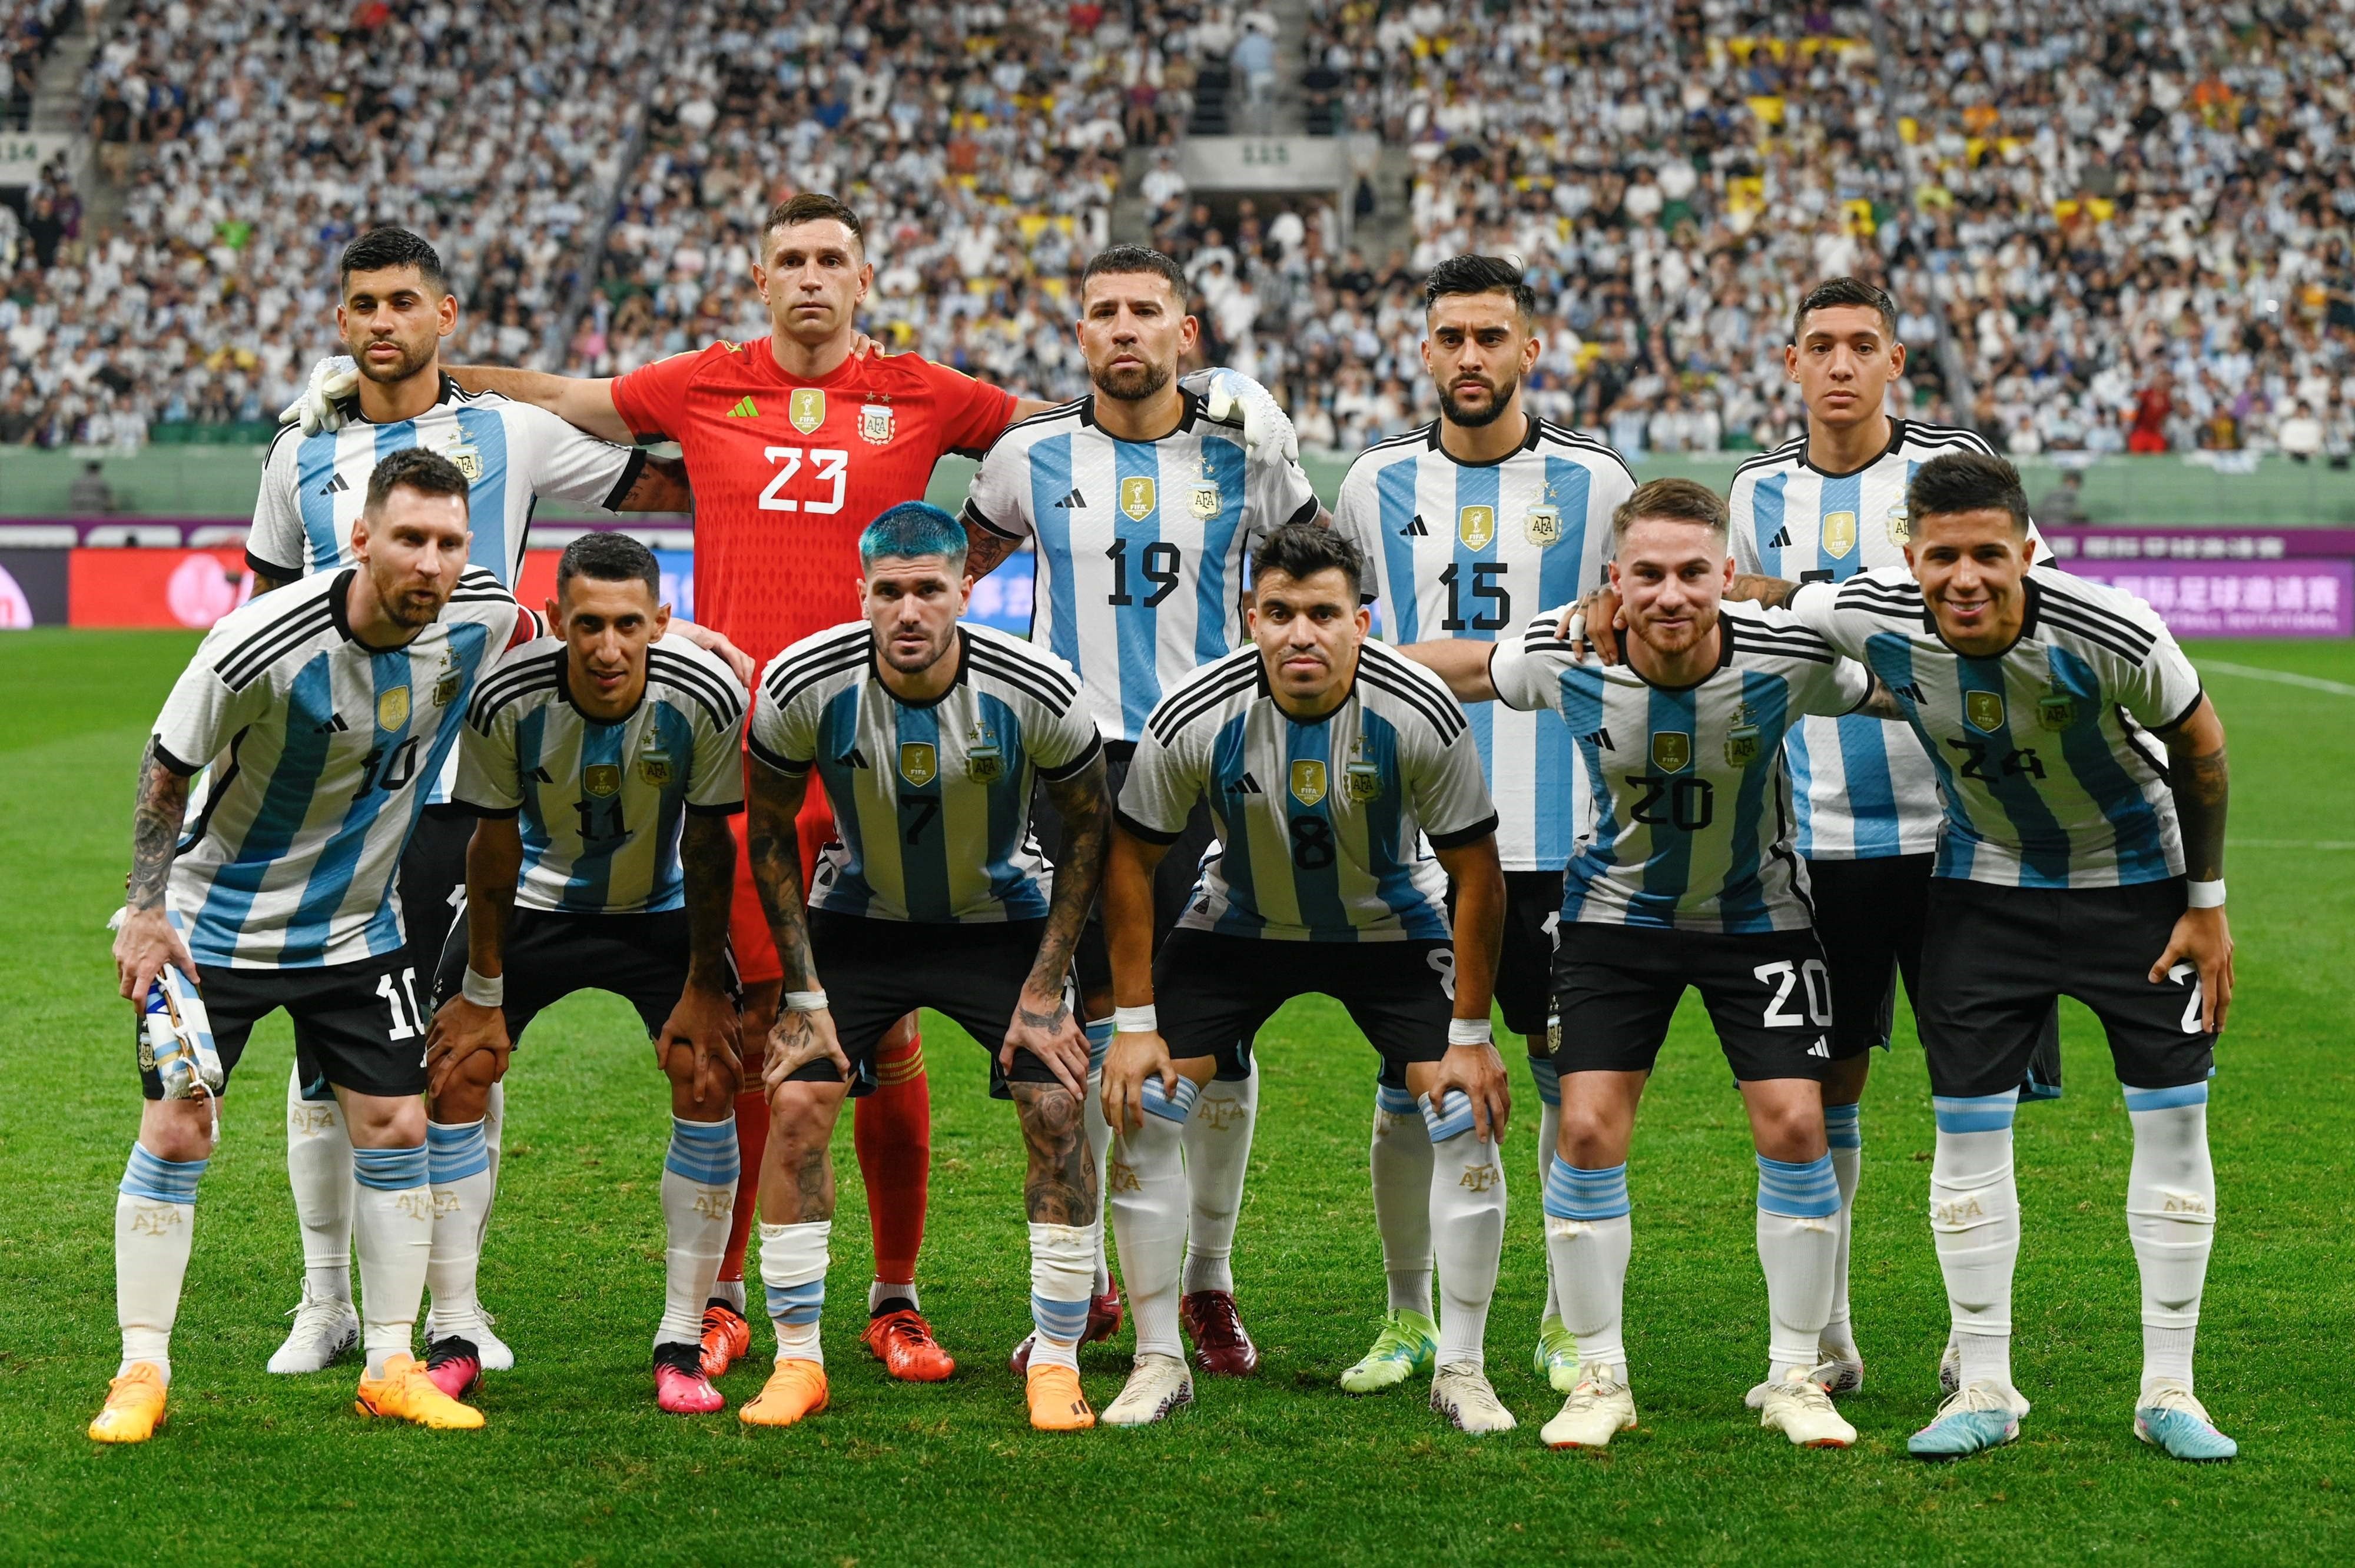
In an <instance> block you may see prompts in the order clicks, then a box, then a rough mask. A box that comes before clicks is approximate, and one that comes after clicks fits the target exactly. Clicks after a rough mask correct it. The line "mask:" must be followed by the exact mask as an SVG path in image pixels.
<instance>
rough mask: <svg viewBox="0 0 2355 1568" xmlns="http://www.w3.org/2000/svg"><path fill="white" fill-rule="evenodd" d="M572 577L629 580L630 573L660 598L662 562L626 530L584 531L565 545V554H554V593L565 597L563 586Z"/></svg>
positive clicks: (603, 581)
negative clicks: (584, 532) (614, 531)
mask: <svg viewBox="0 0 2355 1568" xmlns="http://www.w3.org/2000/svg"><path fill="white" fill-rule="evenodd" d="M574 577H594V578H596V579H597V580H598V581H599V582H601V583H620V582H628V581H629V580H630V579H632V578H633V577H634V578H636V579H637V580H638V581H639V582H642V583H644V584H645V585H646V591H647V592H648V593H650V594H652V595H654V596H655V603H656V604H660V603H661V602H662V566H661V564H660V563H659V562H657V561H656V560H655V553H654V552H653V551H652V550H649V549H647V548H646V547H645V545H643V544H641V543H639V542H638V541H637V540H635V539H633V538H631V537H630V536H629V535H627V534H623V533H607V532H596V533H589V534H583V535H581V537H579V538H578V539H575V540H573V541H572V543H570V545H567V546H564V554H563V555H561V556H558V557H557V558H556V594H557V597H558V598H559V599H561V598H563V597H564V589H565V586H566V585H567V584H568V583H570V582H571V580H572V579H573V578H574Z"/></svg>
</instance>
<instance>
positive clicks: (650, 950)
mask: <svg viewBox="0 0 2355 1568" xmlns="http://www.w3.org/2000/svg"><path fill="white" fill-rule="evenodd" d="M549 609H550V611H551V612H552V613H553V614H554V615H555V617H556V629H557V635H556V636H554V637H548V638H542V639H540V640H539V641H536V642H532V643H529V644H527V646H525V647H523V648H520V649H518V650H517V651H516V652H515V653H514V654H512V655H510V656H509V657H508V659H507V660H506V662H505V663H503V664H501V665H500V666H499V668H498V669H497V670H496V671H495V672H494V673H492V675H491V677H490V678H489V679H488V680H487V681H485V683H483V689H482V691H481V692H480V693H479V694H477V695H476V696H475V698H474V704H473V705H472V706H471V707H470V708H469V709H468V710H467V715H466V732H465V736H464V740H463V743H462V746H461V749H460V755H459V768H458V782H457V788H456V789H455V790H454V791H453V798H454V799H455V800H456V801H457V803H458V804H460V805H462V806H464V808H465V809H467V810H471V811H473V812H474V813H475V815H477V816H478V817H480V818H481V819H482V821H481V822H480V824H479V825H478V826H477V827H476V828H475V830H474V842H473V843H472V844H471V845H470V846H469V847H468V850H467V855H466V917H465V919H464V921H462V922H460V923H459V925H457V926H456V927H453V929H452V930H451V932H450V936H449V940H448V942H447V944H446V945H445V946H444V947H443V948H442V955H441V966H440V969H439V972H438V973H437V974H436V976H435V977H434V987H433V993H434V997H435V999H436V1001H437V1002H438V1004H439V1011H438V1012H436V1013H435V1015H434V1019H433V1028H432V1033H431V1035H430V1036H429V1037H428V1041H427V1054H428V1056H429V1058H430V1059H431V1065H432V1068H433V1106H432V1126H431V1127H430V1128H428V1129H427V1133H428V1139H429V1141H428V1149H427V1153H428V1155H429V1160H430V1164H431V1166H432V1181H433V1256H432V1264H431V1266H430V1267H429V1270H428V1273H427V1277H426V1283H427V1285H428V1286H430V1287H432V1292H433V1309H432V1313H431V1314H430V1315H429V1316H428V1317H427V1319H426V1320H425V1338H426V1343H427V1346H428V1351H427V1355H426V1367H427V1371H428V1374H429V1375H430V1376H432V1379H433V1381H434V1383H436V1384H437V1385H439V1386H440V1387H441V1388H442V1391H443V1392H445V1393H448V1394H450V1395H451V1396H452V1397H453V1398H456V1397H458V1396H459V1395H460V1394H462V1393H464V1392H465V1391H466V1390H467V1389H469V1388H471V1387H472V1386H473V1385H474V1382H475V1380H476V1379H477V1378H478V1377H480V1375H481V1373H482V1372H483V1369H484V1367H485V1364H486V1358H485V1353H484V1350H485V1347H484V1342H483V1340H481V1339H480V1338H479V1337H478V1334H477V1332H476V1331H475V1325H476V1324H477V1323H479V1322H480V1321H481V1319H482V1309H481V1308H480V1306H479V1304H478V1303H477V1302H476V1300H475V1298H474V1277H475V1270H476V1266H477V1265H478V1263H479V1261H480V1259H481V1256H482V1245H483V1224H484V1221H485V1217H486V1216H487V1214H488V1211H489V1205H490V1198H491V1174H490V1158H489V1151H488V1150H487V1149H486V1148H485V1143H484V1128H483V1113H484V1108H485V1099H486V1097H488V1095H489V1093H490V1088H491V1086H492V1085H493V1084H495V1083H496V1082H497V1081H498V1079H499V1078H500V1077H501V1076H502V1075H505V1073H506V1061H507V1053H508V1052H509V1050H510V1049H511V1048H512V1046H513V1044H514V1043H515V1042H516V1041H518V1040H520V1039H521V1038H522V1037H523V1032H524V1030H525V1029H526V1028H527V1027H529V1025H530V1023H531V1021H532V1019H533V1018H534V1017H535V1016H537V1015H538V1012H540V1010H541V1009H543V1008H546V1007H549V1006H550V1005H552V1004H553V1003H555V1002H556V1001H559V999H561V998H563V997H566V996H569V995H570V994H571V993H572V992H574V991H582V990H588V989H591V988H595V989H598V990H602V991H613V992H614V993H615V994H617V995H619V996H622V997H624V998H626V999H627V1000H628V1001H630V1002H631V1004H632V1005H633V1006H634V1007H635V1008H636V1009H637V1010H638V1016H639V1017H640V1018H641V1019H643V1020H644V1021H645V1026H646V1031H647V1033H649V1034H650V1035H652V1036H653V1037H654V1040H655V1062H656V1065H659V1066H660V1067H661V1068H662V1070H663V1071H664V1072H665V1073H666V1075H668V1076H669V1078H670V1083H671V1117H672V1125H671V1139H670V1152H669V1155H668V1157H667V1158H666V1160H664V1161H663V1177H662V1204H663V1220H664V1224H665V1226H666V1230H667V1232H668V1246H667V1248H666V1270H665V1281H664V1296H663V1316H662V1324H661V1327H660V1328H659V1329H657V1330H656V1331H655V1400H656V1402H657V1403H658V1404H660V1405H661V1406H662V1408H663V1409H665V1410H668V1411H673V1412H677V1413H678V1414H696V1413H701V1412H708V1411H713V1410H718V1409H719V1407H720V1405H721V1404H722V1403H723V1402H722V1401H721V1399H720V1397H719V1392H718V1391H717V1390H715V1389H714V1388H712V1386H711V1384H710V1383H709V1382H708V1381H707V1380H706V1379H705V1377H704V1374H703V1369H702V1365H701V1353H702V1352H701V1346H700V1343H699V1340H700V1337H701V1333H702V1316H701V1314H702V1311H703V1304H704V1301H705V1299H706V1298H709V1296H710V1294H711V1282H712V1279H713V1277H714V1276H715V1275H716V1274H717V1273H718V1272H719V1253H720V1249H721V1247H722V1246H723V1245H726V1243H727V1239H728V1218H729V1211H730V1207H731V1204H732V1201H733V1199H734V1196H735V1186H736V1164H737V1157H736V1125H735V1117H734V1115H733V1113H732V1107H733V1103H734V1101H733V1097H734V1094H735V1085H736V1077H737V1056H736V1049H737V1041H738V1034H737V1031H738V1021H737V1016H736V1002H737V987H736V977H735V969H734V966H733V965H732V964H731V963H730V960H729V956H728V901H729V895H730V889H731V887H732V886H733V883H732V882H731V880H730V879H731V878H732V876H733V875H734V871H735V863H736V841H735V839H734V838H733V837H732V836H731V835H730V832H729V831H728V819H729V818H730V816H733V815H734V814H735V813H736V812H738V811H740V810H742V809H743V771H742V768H743V765H742V760H741V747H740V740H739V737H740V736H741V734H742V732H743V723H744V702H745V694H744V688H743V687H742V686H741V685H739V684H738V683H737V682H736V677H735V675H734V674H733V673H731V672H730V669H729V667H728V665H727V664H726V662H723V661H722V660H721V659H720V658H719V656H718V655H716V654H713V653H708V652H704V651H703V650H702V649H701V648H698V647H697V646H696V645H695V644H694V643H692V642H689V641H687V639H685V638H683V637H679V636H676V635H672V634H669V633H668V630H667V629H668V626H669V623H670V613H669V607H668V606H667V605H666V604H664V603H663V602H662V574H661V571H660V569H659V568H658V567H656V566H655V557H654V553H653V552H652V551H650V550H648V549H647V548H646V547H645V546H644V545H641V544H640V543H638V542H637V541H636V540H635V539H632V538H630V537H628V536H627V535H620V534H603V535H598V534H592V535H587V536H585V537H583V538H581V539H578V540H575V541H574V542H573V543H572V544H571V545H570V546H568V547H567V548H566V549H565V552H564V555H563V556H562V558H561V559H560V560H559V562H558V564H557V568H556V602H555V603H554V604H552V605H550V606H549ZM493 1370H498V1369H497V1368H496V1367H494V1368H493Z"/></svg>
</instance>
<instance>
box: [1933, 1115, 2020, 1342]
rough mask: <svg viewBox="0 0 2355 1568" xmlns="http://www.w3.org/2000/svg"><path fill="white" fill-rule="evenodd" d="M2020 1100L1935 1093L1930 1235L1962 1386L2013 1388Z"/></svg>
mask: <svg viewBox="0 0 2355 1568" xmlns="http://www.w3.org/2000/svg"><path fill="white" fill-rule="evenodd" d="M1930 1106H1931V1109H1932V1111H1933V1112H1934V1114H1935V1115H1936V1118H1937V1122H1938V1143H1937V1152H1936V1153H1935V1155H1934V1156H1933V1158H1932V1160H1931V1162H1930V1234H1931V1236H1932V1238H1933V1239H1934V1241H1935V1242H1936V1244H1937V1248H1938V1268H1939V1271H1940V1272H1941V1273H1942V1274H1944V1275H1945V1280H1946V1304H1947V1307H1948V1308H1949V1310H1950V1311H1951V1312H1952V1313H1953V1315H1954V1323H1955V1341H1954V1342H1955V1349H1956V1350H1957V1351H1960V1352H1961V1353H1962V1358H1963V1372H1962V1376H1963V1383H1964V1384H1965V1385H1966V1386H1967V1385H1969V1384H1971V1383H1998V1384H2000V1385H2001V1386H2002V1387H2004V1388H2007V1389H2009V1388H2010V1387H2011V1386H2012V1382H2011V1274H2012V1268H2013V1266H2015V1265H2016V1264H2018V1263H2019V1187H2018V1184H2017V1183H2016V1182H2015V1181H2014V1180H2013V1177H2012V1164H2011V1118H2012V1115H2013V1112H2014V1111H2015V1110H2016V1109H2017V1108H2018V1107H2019V1095H2018V1094H2017V1093H2015V1092H2013V1091H2010V1090H2006V1091H2005V1092H2004V1093H2002V1094H1999V1095H1977V1096H1973V1097H1950V1096H1946V1095H1934V1096H1932V1097H1931V1100H1930Z"/></svg>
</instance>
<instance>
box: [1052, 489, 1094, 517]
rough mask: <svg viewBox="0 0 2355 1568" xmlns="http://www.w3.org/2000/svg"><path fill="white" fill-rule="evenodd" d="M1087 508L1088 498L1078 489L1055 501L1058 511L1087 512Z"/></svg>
mask: <svg viewBox="0 0 2355 1568" xmlns="http://www.w3.org/2000/svg"><path fill="white" fill-rule="evenodd" d="M1087 509H1088V498H1087V497H1086V496H1084V495H1082V494H1081V493H1079V492H1078V491H1077V490H1074V491H1072V492H1071V494H1069V495H1066V496H1065V497H1063V499H1062V500H1060V501H1058V502H1057V503H1055V510H1056V511H1058V512H1085V511H1086V510H1087Z"/></svg>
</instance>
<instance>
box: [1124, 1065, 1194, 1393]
mask: <svg viewBox="0 0 2355 1568" xmlns="http://www.w3.org/2000/svg"><path fill="white" fill-rule="evenodd" d="M1200 1092H1201V1091H1200V1090H1199V1088H1197V1087H1196V1086H1195V1085H1194V1084H1193V1082H1192V1081H1191V1080H1189V1079H1187V1078H1182V1077H1181V1078H1179V1079H1178V1080H1177V1095H1176V1096H1175V1097H1166V1096H1164V1095H1163V1094H1162V1092H1161V1080H1160V1079H1159V1078H1147V1079H1146V1080H1145V1092H1144V1100H1145V1115H1144V1118H1143V1120H1144V1123H1145V1125H1144V1126H1143V1127H1141V1128H1137V1129H1136V1130H1135V1131H1134V1132H1127V1131H1117V1130H1116V1131H1115V1132H1114V1135H1113V1163H1112V1166H1111V1174H1110V1175H1109V1176H1108V1177H1107V1178H1106V1180H1105V1181H1104V1187H1105V1190H1106V1191H1107V1192H1109V1193H1110V1194H1111V1198H1112V1227H1113V1236H1114V1240H1116V1241H1118V1242H1119V1243H1120V1266H1121V1275H1122V1280H1123V1283H1124V1284H1125V1285H1126V1286H1127V1287H1128V1305H1129V1310H1130V1311H1131V1312H1132V1313H1133V1314H1135V1319H1136V1353H1137V1354H1138V1355H1140V1356H1144V1355H1163V1356H1183V1355H1184V1354H1185V1353H1186V1351H1185V1347H1184V1346H1183V1345H1181V1344H1180V1343H1179V1342H1178V1340H1177V1294H1178V1291H1177V1287H1178V1283H1179V1277H1180V1275H1181V1273H1182V1272H1183V1268H1184V1264H1185V1258H1186V1208H1187V1194H1186V1158H1185V1153H1184V1146H1185V1136H1186V1134H1185V1128H1186V1118H1187V1117H1188V1115H1189V1114H1190V1113H1191V1112H1192V1111H1193V1108H1194V1100H1195V1097H1196V1096H1197V1095H1199V1093H1200Z"/></svg>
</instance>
